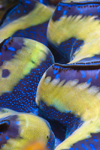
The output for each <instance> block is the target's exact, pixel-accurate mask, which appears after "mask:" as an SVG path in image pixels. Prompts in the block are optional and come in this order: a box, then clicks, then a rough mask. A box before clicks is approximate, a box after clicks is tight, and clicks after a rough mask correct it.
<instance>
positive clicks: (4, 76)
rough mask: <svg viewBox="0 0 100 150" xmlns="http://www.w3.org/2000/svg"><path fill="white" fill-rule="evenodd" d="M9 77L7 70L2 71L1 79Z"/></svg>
mask: <svg viewBox="0 0 100 150" xmlns="http://www.w3.org/2000/svg"><path fill="white" fill-rule="evenodd" d="M9 75H10V71H9V70H8V69H3V70H2V78H7V77H8V76H9Z"/></svg>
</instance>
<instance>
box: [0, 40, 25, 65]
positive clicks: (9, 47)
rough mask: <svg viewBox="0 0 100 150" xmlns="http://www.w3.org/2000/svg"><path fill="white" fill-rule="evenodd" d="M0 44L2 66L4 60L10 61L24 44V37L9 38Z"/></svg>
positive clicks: (0, 63) (0, 62)
mask: <svg viewBox="0 0 100 150" xmlns="http://www.w3.org/2000/svg"><path fill="white" fill-rule="evenodd" d="M0 45H1V46H0V66H2V64H3V62H4V61H6V60H7V61H8V60H9V61H10V60H11V59H12V58H14V55H16V53H17V51H18V50H19V49H21V48H22V47H23V46H24V44H23V38H8V39H6V40H4V42H3V44H2V43H1V44H0Z"/></svg>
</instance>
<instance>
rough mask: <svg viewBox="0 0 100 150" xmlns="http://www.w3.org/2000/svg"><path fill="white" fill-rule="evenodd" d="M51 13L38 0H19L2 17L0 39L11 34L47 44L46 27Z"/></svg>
mask: <svg viewBox="0 0 100 150" xmlns="http://www.w3.org/2000/svg"><path fill="white" fill-rule="evenodd" d="M45 12H46V13H45ZM51 15H52V11H51V10H50V9H49V8H47V7H46V6H45V5H43V4H41V3H39V2H38V1H35V0H20V1H19V3H18V4H17V5H16V6H15V7H14V8H13V9H11V10H10V11H9V13H7V15H6V16H5V19H3V23H2V24H1V26H0V41H2V40H4V39H6V38H8V37H10V36H12V35H13V36H14V37H26V38H30V39H34V40H37V41H39V42H41V43H43V44H45V45H48V44H47V39H46V29H47V25H48V21H49V19H50V17H51Z"/></svg>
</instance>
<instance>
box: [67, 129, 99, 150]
mask: <svg viewBox="0 0 100 150" xmlns="http://www.w3.org/2000/svg"><path fill="white" fill-rule="evenodd" d="M77 148H78V150H100V132H99V133H92V134H91V137H90V138H86V139H85V140H81V141H79V142H77V143H75V144H73V146H72V147H71V148H70V149H69V150H76V149H77ZM66 150H67V149H66Z"/></svg>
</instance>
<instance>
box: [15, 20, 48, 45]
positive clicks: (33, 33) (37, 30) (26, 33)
mask: <svg viewBox="0 0 100 150" xmlns="http://www.w3.org/2000/svg"><path fill="white" fill-rule="evenodd" d="M47 26H48V21H47V22H45V23H43V24H40V25H37V26H31V27H29V28H26V29H24V30H19V31H16V32H15V33H14V34H13V37H24V38H29V39H33V40H36V41H38V42H41V43H43V44H44V45H46V46H48V42H47V38H46V31H47Z"/></svg>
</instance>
